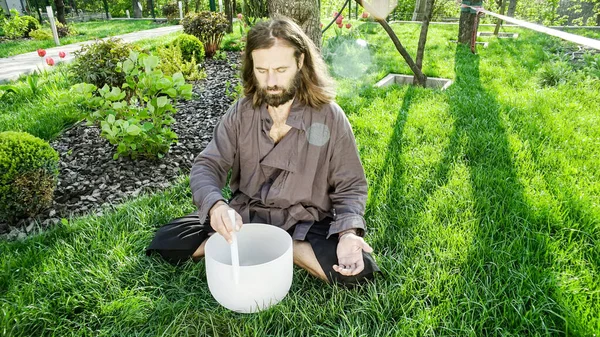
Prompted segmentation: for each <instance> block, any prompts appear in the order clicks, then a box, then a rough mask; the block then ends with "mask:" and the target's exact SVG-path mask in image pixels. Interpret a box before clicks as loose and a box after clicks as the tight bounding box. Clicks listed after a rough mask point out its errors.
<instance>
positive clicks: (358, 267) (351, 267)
mask: <svg viewBox="0 0 600 337" xmlns="http://www.w3.org/2000/svg"><path fill="white" fill-rule="evenodd" d="M363 269H365V263H364V261H358V262H357V263H354V264H340V265H337V264H336V265H333V270H334V271H336V272H338V273H340V274H342V275H344V276H353V275H358V274H359V273H360V272H361V271H363Z"/></svg>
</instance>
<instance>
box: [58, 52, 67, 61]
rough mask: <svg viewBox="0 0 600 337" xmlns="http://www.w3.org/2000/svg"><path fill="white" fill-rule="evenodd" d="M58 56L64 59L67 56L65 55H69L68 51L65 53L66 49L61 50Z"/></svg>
mask: <svg viewBox="0 0 600 337" xmlns="http://www.w3.org/2000/svg"><path fill="white" fill-rule="evenodd" d="M58 56H59V57H60V58H61V59H64V58H65V56H67V53H65V52H64V51H59V52H58Z"/></svg>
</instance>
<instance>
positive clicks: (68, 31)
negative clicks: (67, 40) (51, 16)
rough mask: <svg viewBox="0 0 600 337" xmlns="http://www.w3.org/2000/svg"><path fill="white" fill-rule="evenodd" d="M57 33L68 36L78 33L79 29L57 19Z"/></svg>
mask: <svg viewBox="0 0 600 337" xmlns="http://www.w3.org/2000/svg"><path fill="white" fill-rule="evenodd" d="M56 33H57V34H58V37H67V36H70V35H76V34H77V31H76V30H75V28H73V27H72V26H69V25H66V26H65V25H63V24H62V23H60V22H58V21H56Z"/></svg>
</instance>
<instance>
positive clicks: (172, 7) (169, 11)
mask: <svg viewBox="0 0 600 337" xmlns="http://www.w3.org/2000/svg"><path fill="white" fill-rule="evenodd" d="M162 13H163V15H164V16H165V17H166V18H167V20H173V19H174V18H175V17H176V16H177V14H179V6H178V5H177V4H176V3H174V2H171V3H168V4H166V5H164V6H163V8H162Z"/></svg>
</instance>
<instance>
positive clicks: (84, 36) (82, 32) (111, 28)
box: [0, 20, 168, 57]
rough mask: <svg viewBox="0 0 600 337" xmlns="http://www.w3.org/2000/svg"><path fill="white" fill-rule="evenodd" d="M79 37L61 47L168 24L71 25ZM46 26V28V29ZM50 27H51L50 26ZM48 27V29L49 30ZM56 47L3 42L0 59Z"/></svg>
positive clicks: (44, 42) (65, 40)
mask: <svg viewBox="0 0 600 337" xmlns="http://www.w3.org/2000/svg"><path fill="white" fill-rule="evenodd" d="M71 25H72V26H73V27H74V28H75V30H77V33H78V34H77V35H75V36H68V37H64V38H61V39H60V43H61V45H66V44H71V43H76V42H82V41H88V40H93V39H95V38H103V37H107V36H114V35H121V34H127V33H131V32H136V31H139V30H146V29H153V28H159V27H164V26H165V25H168V24H167V23H160V24H159V23H155V22H152V21H151V20H139V21H125V20H112V21H90V22H79V23H73V24H71ZM46 26H47V25H45V26H44V27H46ZM48 27H49V26H48ZM48 27H46V28H48ZM52 47H56V45H55V44H54V40H42V41H37V40H33V39H32V40H17V41H3V42H1V43H0V57H8V56H13V55H19V54H23V53H27V52H32V51H36V50H37V49H40V48H52Z"/></svg>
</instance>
